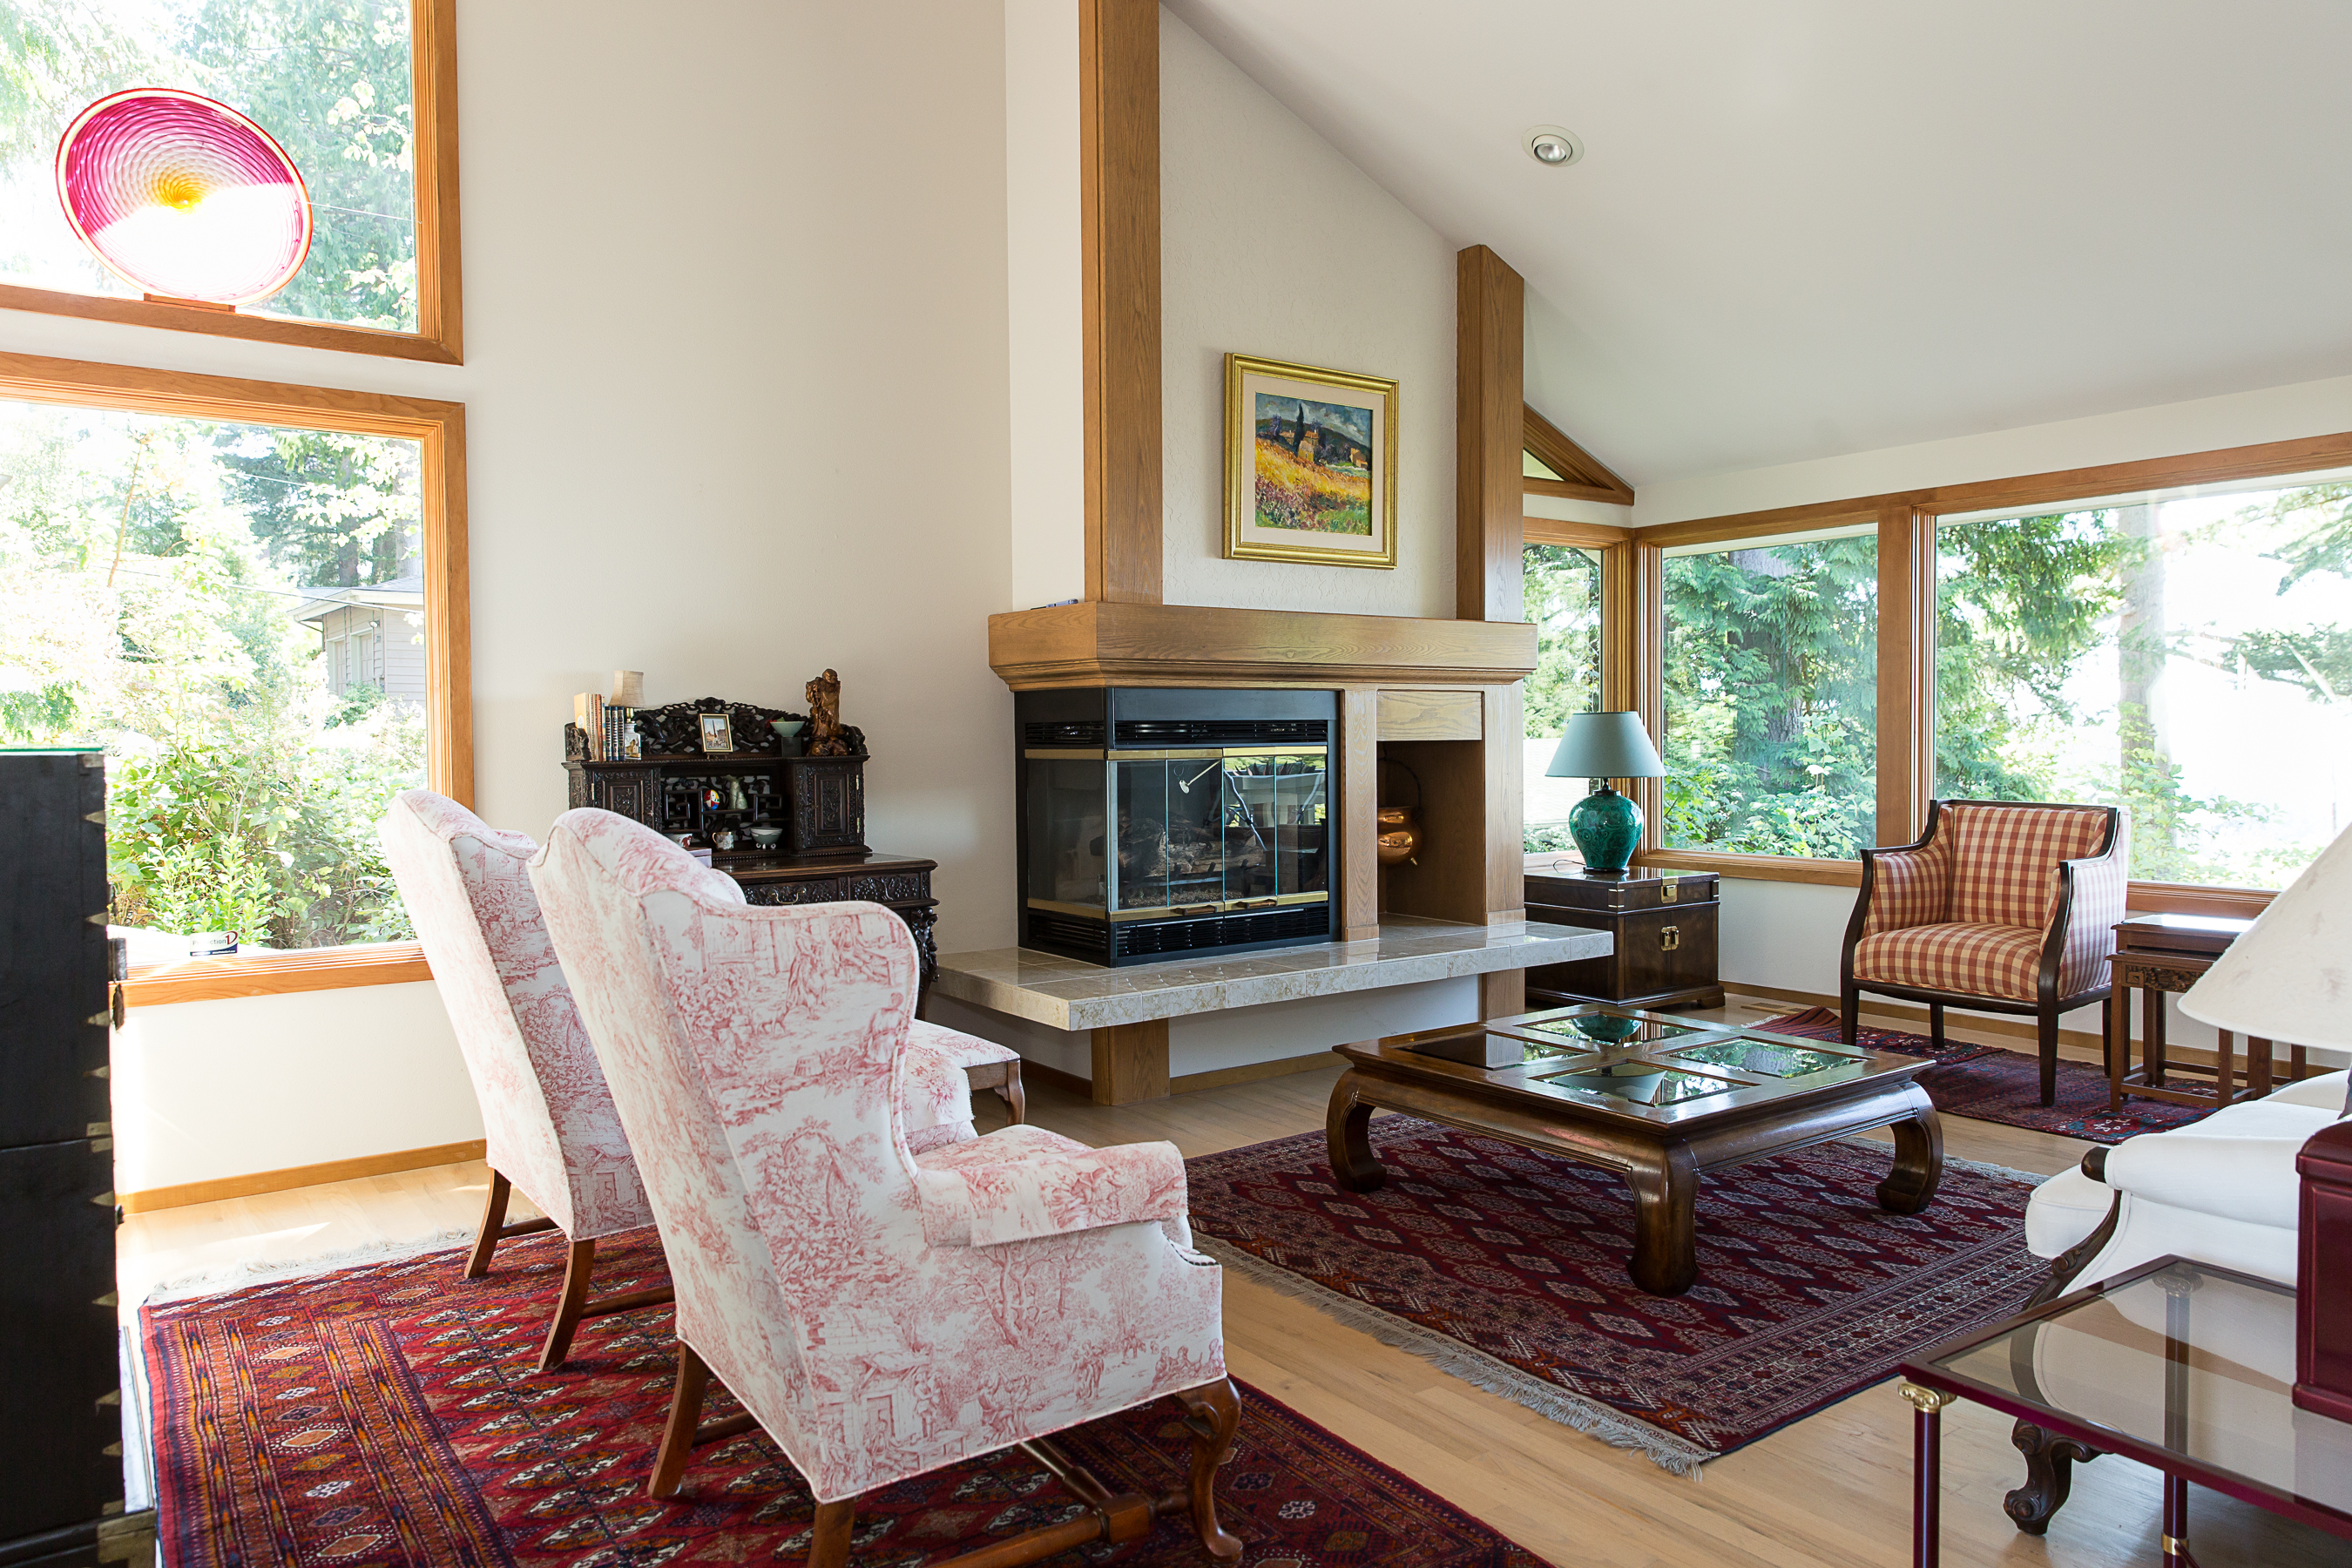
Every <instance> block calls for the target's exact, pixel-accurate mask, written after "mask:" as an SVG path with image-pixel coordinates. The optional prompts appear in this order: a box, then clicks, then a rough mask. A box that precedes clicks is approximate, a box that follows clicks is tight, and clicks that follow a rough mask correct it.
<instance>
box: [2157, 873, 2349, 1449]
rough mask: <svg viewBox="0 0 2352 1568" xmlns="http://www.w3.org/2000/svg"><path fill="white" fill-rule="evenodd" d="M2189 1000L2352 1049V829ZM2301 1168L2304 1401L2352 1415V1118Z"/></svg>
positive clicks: (2299, 1338) (2340, 1416) (2314, 1145)
mask: <svg viewBox="0 0 2352 1568" xmlns="http://www.w3.org/2000/svg"><path fill="white" fill-rule="evenodd" d="M2180 1010H2181V1011H2182V1012H2184V1013H2186V1014H2188V1015H2189V1016H2190V1017H2192V1018H2197V1019H2200V1020H2202V1021H2203V1022H2205V1023H2208V1024H2210V1025H2212V1026H2214V1027H2215V1028H2217V1029H2235V1030H2238V1031H2239V1032H2240V1033H2242V1034H2244V1035H2247V1036H2250V1037H2253V1038H2257V1039H2263V1040H2288V1041H2292V1042H2293V1043H2294V1044H2296V1045H2299V1046H2320V1047H2329V1048H2333V1049H2336V1050H2346V1049H2352V833H2346V834H2343V835H2341V836H2340V837H2337V839H2336V842H2335V843H2333V844H2331V845H2329V846H2328V847H2326V849H2325V850H2324V851H2322V852H2321V854H2320V857H2319V858H2318V859H2316V860H2314V861H2313V862H2312V863H2311V864H2310V865H2309V866H2308V867H2306V868H2305V869H2304V873H2303V875H2302V876H2300V877H2297V878H2296V879H2294V886H2293V887H2291V888H2289V889H2287V890H2286V891H2285V892H2284V893H2281V894H2280V895H2279V896H2278V897H2277V898H2275V899H2273V900H2271V905H2270V908H2268V909H2266V910H2263V912H2262V914H2261V916H2260V917H2259V918H2257V919H2256V920H2255V921H2254V923H2253V925H2252V927H2251V928H2250V929H2249V930H2248V931H2247V932H2246V934H2245V935H2243V936H2242V937H2240V938H2239V939H2238V940H2237V941H2235V942H2231V944H2230V947H2229V951H2227V952H2224V953H2222V954H2221V957H2220V958H2219V959H2217V960H2216V961H2215V962H2214V964H2213V967H2212V968H2210V969H2209V970H2207V971H2206V972H2205V973H2204V974H2203V975H2202V976H2201V977H2200V978H2199V980H2198V982H2197V984H2194V985H2192V986H2190V987H2189V989H2188V991H2187V992H2185V993H2184V994H2182V995H2181V998H2180ZM2266 1048H2267V1047H2266ZM2348 1109H2352V1108H2348ZM2295 1170H2296V1171H2297V1173H2299V1174H2300V1175H2301V1176H2302V1178H2303V1211H2302V1227H2301V1228H2302V1240H2301V1242H2300V1244H2299V1246H2298V1247H2297V1269H2296V1275H2297V1278H2296V1281H2295V1303H2294V1318H2295V1334H2294V1341H2295V1357H2294V1362H2295V1370H2294V1403H2295V1404H2296V1405H2297V1406H2299V1407H2300V1408H2302V1409H2305V1410H2311V1411H2316V1412H2318V1413H2319V1414H2321V1415H2328V1416H2333V1417H2334V1418H2335V1419H2336V1420H2338V1421H2352V1310H2347V1309H2352V1121H2338V1122H2336V1124H2335V1125H2334V1126H2332V1127H2326V1128H2323V1129H2321V1130H2320V1131H2319V1132H2318V1133H2316V1134H2315V1135H2314V1136H2313V1138H2312V1139H2311V1140H2310V1142H2306V1143H2305V1145H2304V1146H2303V1152H2302V1153H2300V1154H2299V1155H2297V1156H2296V1158H2295Z"/></svg>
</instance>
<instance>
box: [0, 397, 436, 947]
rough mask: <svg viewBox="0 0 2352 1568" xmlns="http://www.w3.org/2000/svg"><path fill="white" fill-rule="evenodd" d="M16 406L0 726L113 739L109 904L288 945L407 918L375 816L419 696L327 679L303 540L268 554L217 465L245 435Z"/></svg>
mask: <svg viewBox="0 0 2352 1568" xmlns="http://www.w3.org/2000/svg"><path fill="white" fill-rule="evenodd" d="M240 434H243V435H250V434H252V433H251V432H237V431H224V430H223V429H222V428H221V427H218V426H208V425H202V424H198V423H195V422H194V421H184V420H169V419H147V418H139V417H134V416H120V415H100V414H82V413H68V412H66V411H59V410H44V409H35V408H29V407H26V406H25V405H0V724H4V725H5V726H6V729H7V732H8V734H9V736H10V738H11V739H13V740H17V741H23V742H36V743H53V742H77V743H83V744H102V745H103V746H104V747H105V749H106V751H107V752H108V753H109V757H110V762H109V766H108V813H109V830H108V850H109V857H110V868H109V874H110V877H111V879H112V880H113V883H114V889H115V914H114V918H115V920H116V921H117V922H118V923H121V924H126V925H147V926H155V927H159V928H161V929H163V930H167V931H237V932H239V933H240V934H241V935H242V936H243V937H244V938H245V940H246V941H247V942H256V943H264V944H267V945H270V946H276V947H307V946H322V945H331V944H334V943H340V942H358V941H385V940H393V939H394V938H397V937H401V936H404V935H406V934H409V928H408V925H407V921H406V916H405V914H404V911H403V910H402V908H401V905H400V901H399V900H398V898H397V896H396V894H395V893H394V890H393V889H392V885H391V880H390V878H389V875H388V873H387V871H386V869H385V868H384V866H383V859H382V854H381V851H380V850H379V848H378V847H377V846H376V843H375V839H374V831H373V825H374V822H375V820H376V818H377V817H378V816H381V815H382V813H383V805H384V803H385V801H386V799H387V798H388V797H389V796H390V795H392V794H393V793H394V792H395V791H397V790H399V789H403V788H408V787H413V786H415V785H417V784H422V783H423V782H424V764H425V734H424V720H423V716H422V714H421V713H420V712H418V710H416V709H415V707H414V706H413V705H409V704H403V703H394V702H386V701H384V700H383V695H382V693H380V692H373V691H371V692H370V694H369V695H368V696H365V697H362V696H359V695H358V694H356V693H355V694H354V695H353V698H352V700H345V701H341V702H338V701H337V700H335V699H333V698H332V697H331V696H330V695H329V694H328V692H327V690H326V689H325V684H324V682H323V680H322V679H321V670H320V662H319V660H318V658H317V657H316V649H315V647H314V646H313V642H312V638H313V637H314V636H315V634H314V633H313V632H312V631H311V630H310V628H308V627H306V626H300V625H299V624H297V623H296V622H295V621H294V620H293V619H292V617H291V616H290V615H289V611H290V610H291V609H292V608H293V607H294V606H295V605H299V603H300V602H301V600H302V595H299V594H298V593H295V592H292V591H291V588H292V584H291V583H290V582H289V577H290V576H291V575H292V574H291V571H290V570H289V566H290V563H291V560H292V558H294V557H295V556H297V555H299V549H298V548H297V546H298V545H299V540H295V541H292V542H289V550H288V555H289V559H288V560H279V559H274V558H273V555H272V552H271V549H270V542H269V541H267V540H264V539H263V538H261V537H258V536H257V532H256V530H255V528H254V526H253V523H252V521H251V519H250V518H249V517H248V515H247V512H246V510H244V509H243V508H242V507H240V506H239V505H237V504H236V502H235V501H234V500H232V499H231V497H232V495H233V493H234V491H235V490H236V483H237V481H236V476H235V475H233V474H230V473H227V472H225V471H224V469H223V468H222V465H221V460H220V454H221V450H222V447H223V446H224V445H225V443H226V441H227V439H228V438H229V437H233V436H236V435H240ZM321 439H324V440H326V441H329V442H331V443H332V442H340V443H343V444H345V445H346V446H348V447H351V448H352V450H351V451H350V452H349V453H348V454H346V456H347V457H348V458H349V459H350V460H349V461H348V462H346V463H342V464H340V465H335V466H333V467H332V468H331V471H333V472H337V473H344V474H351V475H358V476H366V475H369V474H373V473H377V472H380V471H382V469H383V465H384V464H385V462H387V461H389V460H390V459H388V458H386V457H385V455H384V454H382V453H380V452H377V451H375V450H373V448H374V447H381V446H387V445H393V444H392V443H384V442H378V441H374V440H373V439H372V438H369V437H322V438H321ZM133 463H136V464H137V465H138V468H139V473H140V476H141V478H140V479H139V480H138V482H137V484H136V486H135V487H134V486H133V484H132V483H131V466H132V464H133ZM142 494H144V495H145V496H147V497H148V498H149V502H150V503H152V504H150V506H149V510H146V511H145V512H143V513H142V511H141V510H140V509H141V506H142V502H141V500H140V499H139V498H140V496H141V495H142ZM126 500H128V502H129V504H128V505H127V506H126V504H125V503H126ZM320 504H321V505H322V506H325V507H326V508H327V509H328V510H333V508H332V503H331V501H330V502H322V503H320ZM142 518H143V520H144V521H142ZM126 519H130V520H131V521H129V522H126ZM167 526H168V529H169V537H165V530H166V528H167ZM287 538H288V536H285V535H283V534H281V535H280V539H281V541H284V540H286V539H287ZM110 577H111V578H112V581H111V582H109V581H108V579H109V578H110Z"/></svg>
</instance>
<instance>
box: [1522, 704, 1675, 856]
mask: <svg viewBox="0 0 2352 1568" xmlns="http://www.w3.org/2000/svg"><path fill="white" fill-rule="evenodd" d="M1665 772H1666V770H1665V766H1664V763H1660V762H1659V761H1658V749H1657V748H1656V747H1655V746H1653V745H1652V744H1650V737H1649V735H1648V734H1647V733H1646V732H1644V731H1643V729H1642V716H1641V715H1640V714H1639V713H1626V712H1618V713H1577V714H1572V715H1570V718H1569V721H1568V732H1567V733H1566V734H1564V735H1562V736H1561V737H1560V738H1559V748H1558V749H1557V750H1555V751H1554V752H1552V754H1551V764H1550V765H1549V767H1547V768H1545V769H1544V776H1545V777H1546V778H1554V779H1599V780H1600V781H1601V787H1600V788H1599V789H1597V790H1595V791H1593V792H1592V793H1591V795H1586V796H1585V797H1584V798H1583V799H1582V800H1580V801H1578V802H1577V803H1576V809H1575V810H1573V811H1571V812H1570V813H1569V814H1568V833H1569V837H1571V838H1573V839H1575V840H1576V848H1577V853H1579V854H1580V855H1581V856H1583V857H1584V869H1585V872H1586V874H1587V875H1590V876H1614V875H1616V874H1618V873H1620V872H1622V871H1623V870H1624V869H1625V868H1626V867H1627V866H1629V865H1631V864H1632V863H1633V851H1634V849H1635V848H1636V847H1638V846H1639V845H1640V844H1641V842H1642V808H1641V807H1640V806H1638V805H1634V804H1633V801H1631V800H1629V799H1627V798H1626V797H1625V796H1624V795H1619V794H1618V793H1617V790H1616V787H1615V786H1614V785H1613V784H1611V783H1610V782H1609V781H1610V780H1611V779H1654V778H1663V777H1664V776H1665Z"/></svg>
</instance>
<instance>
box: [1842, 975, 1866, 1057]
mask: <svg viewBox="0 0 2352 1568" xmlns="http://www.w3.org/2000/svg"><path fill="white" fill-rule="evenodd" d="M1861 1030H1862V987H1860V986H1858V985H1856V984H1854V983H1853V981H1851V980H1849V981H1847V982H1846V983H1845V984H1843V986H1842V987H1841V988H1840V989H1839V993H1838V1037H1839V1038H1840V1039H1841V1040H1843V1041H1844V1042H1845V1045H1846V1048H1847V1049H1849V1050H1851V1049H1852V1048H1853V1045H1854V1042H1855V1041H1856V1039H1857V1038H1858V1037H1860V1034H1861Z"/></svg>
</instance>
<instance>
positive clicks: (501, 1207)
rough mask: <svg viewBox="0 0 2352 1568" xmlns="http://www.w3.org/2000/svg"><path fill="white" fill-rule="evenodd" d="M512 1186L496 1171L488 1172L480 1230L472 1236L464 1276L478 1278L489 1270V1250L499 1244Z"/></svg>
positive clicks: (512, 1189) (505, 1220)
mask: <svg viewBox="0 0 2352 1568" xmlns="http://www.w3.org/2000/svg"><path fill="white" fill-rule="evenodd" d="M513 1191H514V1186H513V1184H511V1183H509V1181H508V1180H507V1179H506V1178H505V1177H504V1176H501V1175H499V1173H497V1172H496V1171H492V1172H491V1173H490V1193H489V1196H488V1198H486V1199H484V1200H483V1203H482V1230H481V1234H480V1235H478V1236H477V1237H474V1250H473V1253H472V1255H471V1256H469V1257H468V1258H467V1259H466V1278H467V1279H480V1278H481V1277H482V1276H483V1275H485V1274H488V1272H489V1271H490V1252H491V1249H492V1248H494V1247H497V1246H498V1244H499V1227H500V1226H504V1225H505V1224H506V1222H507V1197H508V1194H510V1193H512V1192H513Z"/></svg>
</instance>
